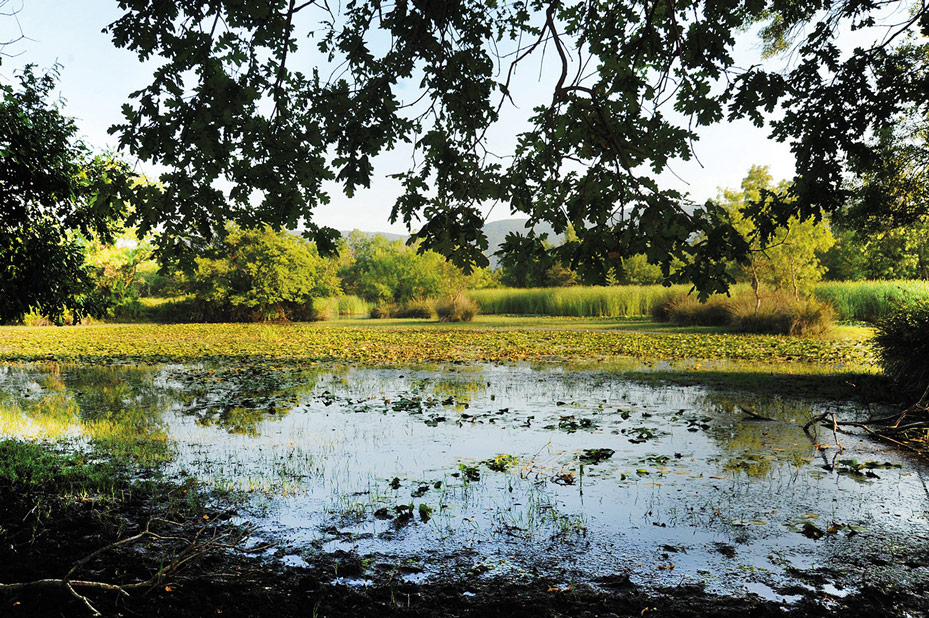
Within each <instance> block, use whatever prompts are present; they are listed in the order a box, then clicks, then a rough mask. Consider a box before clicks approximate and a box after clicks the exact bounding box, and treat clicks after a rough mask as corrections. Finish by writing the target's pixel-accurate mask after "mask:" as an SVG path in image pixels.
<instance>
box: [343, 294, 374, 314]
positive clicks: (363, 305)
mask: <svg viewBox="0 0 929 618" xmlns="http://www.w3.org/2000/svg"><path fill="white" fill-rule="evenodd" d="M335 300H336V301H337V304H338V311H339V317H350V316H356V315H368V313H369V312H370V311H371V304H370V303H368V302H367V301H365V300H363V299H361V298H358V297H357V296H353V295H351V294H344V295H342V296H338V297H336V299H335Z"/></svg>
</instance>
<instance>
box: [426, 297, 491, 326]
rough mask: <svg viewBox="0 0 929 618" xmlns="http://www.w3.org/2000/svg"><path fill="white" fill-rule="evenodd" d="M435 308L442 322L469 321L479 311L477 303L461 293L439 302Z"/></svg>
mask: <svg viewBox="0 0 929 618" xmlns="http://www.w3.org/2000/svg"><path fill="white" fill-rule="evenodd" d="M435 309H436V313H437V314H438V316H439V320H441V321H442V322H470V321H471V320H473V319H474V316H476V315H477V314H478V313H479V312H480V308H479V307H478V306H477V303H475V302H474V301H473V300H471V299H470V298H467V297H465V296H461V295H458V296H456V297H454V298H452V299H449V300H447V301H445V302H443V303H439V304H438V305H437V306H436V308H435Z"/></svg>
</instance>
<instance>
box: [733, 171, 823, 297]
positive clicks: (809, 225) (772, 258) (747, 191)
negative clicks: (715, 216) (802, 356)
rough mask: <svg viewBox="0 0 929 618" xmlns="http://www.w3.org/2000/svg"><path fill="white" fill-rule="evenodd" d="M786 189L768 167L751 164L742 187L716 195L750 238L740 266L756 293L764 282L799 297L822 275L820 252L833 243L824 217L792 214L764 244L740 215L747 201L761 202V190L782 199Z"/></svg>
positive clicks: (750, 222)
mask: <svg viewBox="0 0 929 618" xmlns="http://www.w3.org/2000/svg"><path fill="white" fill-rule="evenodd" d="M789 192H790V184H789V183H787V182H781V183H779V184H778V185H775V183H774V179H773V178H772V177H771V174H770V173H769V172H768V168H766V167H763V166H758V165H753V166H752V167H751V168H750V169H749V170H748V174H746V176H745V178H744V179H743V180H742V188H741V191H736V190H733V189H724V190H723V191H721V192H720V195H719V197H718V198H717V201H718V202H719V204H720V205H721V206H722V207H723V208H724V209H725V210H726V212H728V213H729V215H730V217H731V218H732V224H733V225H734V226H735V228H736V229H737V230H738V231H739V232H740V233H741V234H742V236H743V237H744V238H745V239H746V241H747V242H749V245H750V252H749V255H748V260H747V262H746V263H745V264H744V265H742V267H741V268H742V270H744V271H745V272H746V274H747V275H748V277H749V279H750V281H751V283H752V289H753V290H754V291H755V294H756V297H757V295H758V293H759V285H760V284H762V283H764V284H766V285H770V286H771V287H772V288H773V289H774V290H781V291H786V292H790V293H792V294H793V295H794V296H795V297H797V299H799V297H800V292H801V291H803V292H808V291H809V289H808V288H809V287H810V285H811V284H812V283H815V282H816V281H819V280H820V279H821V278H822V276H823V273H824V272H825V270H826V268H825V267H824V266H823V265H822V262H821V261H820V256H821V255H822V254H824V253H825V252H826V251H828V250H829V249H830V248H831V247H832V246H833V245H834V244H835V238H834V237H833V235H832V230H831V229H830V228H829V225H828V223H827V222H826V221H821V222H819V223H816V222H814V221H812V220H810V219H807V220H805V221H800V220H799V219H798V218H797V217H791V218H790V219H788V221H787V223H786V225H784V226H783V227H780V228H778V229H777V230H776V231H775V233H774V234H773V235H772V236H771V239H770V243H768V245H767V246H763V245H762V244H761V242H760V240H759V238H758V236H759V235H758V233H757V230H756V229H755V225H754V223H753V221H752V220H751V219H748V218H745V217H744V216H743V215H742V212H743V211H744V209H745V206H746V204H748V203H752V202H754V203H758V202H760V201H761V200H762V195H763V194H764V195H766V196H768V199H772V198H773V199H778V198H780V199H783V197H782V196H784V195H785V194H788V193H789Z"/></svg>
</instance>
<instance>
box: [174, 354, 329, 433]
mask: <svg viewBox="0 0 929 618" xmlns="http://www.w3.org/2000/svg"><path fill="white" fill-rule="evenodd" d="M330 371H331V369H330ZM319 375H320V371H319V370H317V369H286V368H265V367H260V366H257V367H231V368H202V369H187V370H185V372H184V373H182V374H181V375H178V376H175V382H179V383H180V384H182V385H183V387H182V388H181V389H180V390H179V391H178V393H177V400H178V401H177V406H178V409H179V411H180V412H182V413H183V414H185V415H187V416H191V417H193V418H194V419H195V420H196V422H197V424H199V425H201V426H204V427H211V426H215V427H219V428H222V429H224V430H225V431H228V432H229V433H236V434H243V435H251V436H257V435H258V434H259V427H260V425H261V424H262V423H263V422H265V421H269V420H280V419H282V418H284V417H285V416H287V415H288V414H289V413H290V411H291V410H293V408H294V407H296V406H297V405H298V404H300V403H301V401H303V400H304V399H305V398H306V397H307V396H308V395H309V393H310V392H312V390H313V389H314V388H315V386H316V383H317V380H318V379H319Z"/></svg>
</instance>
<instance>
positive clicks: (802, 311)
mask: <svg viewBox="0 0 929 618" xmlns="http://www.w3.org/2000/svg"><path fill="white" fill-rule="evenodd" d="M728 310H729V320H730V326H731V327H732V329H733V330H734V331H737V332H742V333H763V334H768V335H805V336H812V335H822V334H824V333H826V332H828V331H829V330H830V329H831V328H832V327H833V326H834V324H835V311H834V310H833V309H832V306H831V305H830V304H828V303H825V302H822V301H820V300H817V299H815V298H801V299H799V300H798V299H796V298H795V297H793V296H789V295H786V294H770V295H767V296H765V297H763V298H762V299H761V304H760V305H758V306H757V310H756V300H755V298H754V296H751V295H748V294H743V295H741V296H738V297H736V298H734V299H732V300H731V301H730V302H729V303H728Z"/></svg>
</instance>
